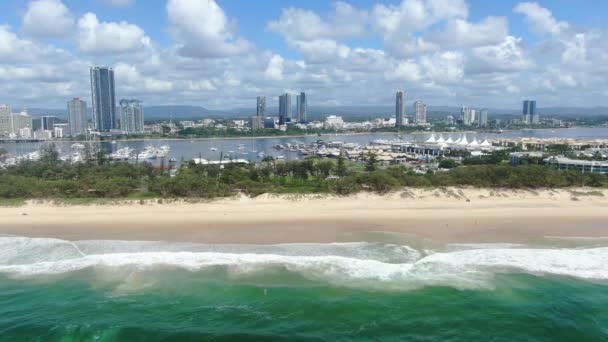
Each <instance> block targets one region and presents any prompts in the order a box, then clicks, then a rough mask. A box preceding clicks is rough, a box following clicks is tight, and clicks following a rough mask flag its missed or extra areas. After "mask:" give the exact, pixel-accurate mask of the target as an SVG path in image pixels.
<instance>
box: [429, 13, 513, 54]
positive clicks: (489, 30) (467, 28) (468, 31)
mask: <svg viewBox="0 0 608 342" xmlns="http://www.w3.org/2000/svg"><path fill="white" fill-rule="evenodd" d="M508 34H509V23H508V21H507V18H505V17H487V18H485V19H483V20H482V21H480V22H478V23H471V22H468V21H467V20H464V19H453V20H450V21H448V22H447V23H446V25H445V28H444V29H443V30H442V31H438V32H433V33H431V34H429V35H428V37H427V39H428V40H429V41H430V42H433V43H435V44H438V45H441V46H442V47H444V48H455V47H456V48H462V47H474V46H483V45H491V44H497V43H500V42H501V41H502V40H503V39H504V38H505V37H506V36H507V35H508Z"/></svg>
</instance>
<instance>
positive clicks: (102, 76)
mask: <svg viewBox="0 0 608 342" xmlns="http://www.w3.org/2000/svg"><path fill="white" fill-rule="evenodd" d="M90 73H91V98H92V100H93V101H92V103H91V104H92V108H93V128H94V129H95V131H97V132H108V131H110V130H113V129H117V128H118V122H117V118H116V98H115V97H114V70H112V69H111V68H108V67H91V70H90Z"/></svg>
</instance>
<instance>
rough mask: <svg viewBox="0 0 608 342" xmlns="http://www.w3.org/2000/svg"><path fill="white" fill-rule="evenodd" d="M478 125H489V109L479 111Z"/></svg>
mask: <svg viewBox="0 0 608 342" xmlns="http://www.w3.org/2000/svg"><path fill="white" fill-rule="evenodd" d="M478 126H479V127H488V110H487V109H482V110H481V111H480V112H479V122H478Z"/></svg>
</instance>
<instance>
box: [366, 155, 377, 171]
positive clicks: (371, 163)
mask: <svg viewBox="0 0 608 342" xmlns="http://www.w3.org/2000/svg"><path fill="white" fill-rule="evenodd" d="M377 169H378V156H377V155H376V153H375V152H372V151H369V152H367V154H366V155H365V171H367V172H374V171H376V170H377Z"/></svg>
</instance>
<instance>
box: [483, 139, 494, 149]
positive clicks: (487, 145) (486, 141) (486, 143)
mask: <svg viewBox="0 0 608 342" xmlns="http://www.w3.org/2000/svg"><path fill="white" fill-rule="evenodd" d="M481 146H484V147H489V146H492V144H490V142H489V141H488V139H486V140H484V141H483V142H482V143H481Z"/></svg>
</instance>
